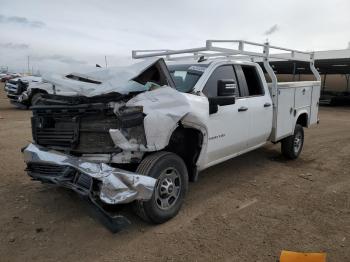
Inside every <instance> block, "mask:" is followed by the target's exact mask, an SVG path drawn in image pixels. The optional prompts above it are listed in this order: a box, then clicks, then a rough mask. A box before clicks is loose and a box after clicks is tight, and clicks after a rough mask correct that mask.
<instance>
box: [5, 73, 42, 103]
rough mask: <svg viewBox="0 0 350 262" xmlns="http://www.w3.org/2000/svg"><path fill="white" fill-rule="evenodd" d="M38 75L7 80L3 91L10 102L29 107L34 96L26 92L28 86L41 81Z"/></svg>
mask: <svg viewBox="0 0 350 262" xmlns="http://www.w3.org/2000/svg"><path fill="white" fill-rule="evenodd" d="M41 82H42V78H41V77H39V76H23V77H16V78H12V79H9V80H7V82H6V84H5V91H6V92H7V97H8V98H9V99H10V101H11V103H12V104H15V105H17V106H25V107H29V106H30V105H32V103H33V102H35V100H36V99H35V97H34V96H33V95H29V94H28V86H29V85H30V84H34V83H41Z"/></svg>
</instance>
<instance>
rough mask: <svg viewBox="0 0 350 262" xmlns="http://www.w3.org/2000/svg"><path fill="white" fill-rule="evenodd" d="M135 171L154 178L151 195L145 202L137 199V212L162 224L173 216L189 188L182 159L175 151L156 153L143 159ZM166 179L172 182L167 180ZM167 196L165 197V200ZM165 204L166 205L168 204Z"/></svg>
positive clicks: (152, 221)
mask: <svg viewBox="0 0 350 262" xmlns="http://www.w3.org/2000/svg"><path fill="white" fill-rule="evenodd" d="M136 173H139V174H141V175H145V176H150V177H153V178H156V179H157V183H156V187H155V189H154V192H153V195H152V198H151V199H150V200H148V201H136V203H135V212H136V214H137V215H138V216H139V217H141V218H142V219H143V220H145V221H147V222H151V223H154V224H161V223H164V222H166V221H168V220H169V219H171V218H173V217H175V216H176V215H177V213H178V212H179V210H180V208H181V206H182V203H183V200H184V198H185V195H186V192H187V189H188V172H187V168H186V165H185V163H184V161H183V160H182V159H181V158H180V157H179V156H178V155H176V154H174V153H170V152H165V151H161V152H157V153H154V154H152V155H149V156H147V157H146V158H145V159H143V160H142V162H141V163H140V165H139V166H138V168H137V170H136ZM174 177H176V179H175V178H174ZM173 178H174V179H173ZM169 180H174V181H172V183H169ZM164 183H166V184H164ZM165 189H166V190H165ZM171 189H172V190H171ZM170 190H171V191H170ZM166 197H168V198H167V199H165V198H166ZM164 203H167V204H169V207H166V205H165V204H164Z"/></svg>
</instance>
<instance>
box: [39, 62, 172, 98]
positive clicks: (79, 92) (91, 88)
mask: <svg viewBox="0 0 350 262" xmlns="http://www.w3.org/2000/svg"><path fill="white" fill-rule="evenodd" d="M155 71H156V73H157V74H159V79H160V82H161V84H160V85H169V86H171V87H174V83H173V80H172V78H171V76H170V73H169V71H168V70H167V67H166V65H165V62H164V60H163V59H161V58H150V59H147V60H144V61H142V62H140V63H136V64H133V65H131V66H128V67H111V68H107V69H99V70H97V71H94V72H91V73H87V74H80V73H71V74H68V75H66V76H62V75H46V76H44V77H43V79H44V81H46V82H48V83H50V84H51V85H52V86H53V85H54V86H55V91H56V94H57V95H69V96H86V97H92V96H97V95H102V94H108V93H112V92H117V93H120V94H128V93H130V92H141V91H147V90H148V87H147V85H146V83H147V82H148V81H150V82H152V79H149V80H148V79H147V77H149V76H154V72H155ZM152 72H153V73H152ZM143 74H144V75H143Z"/></svg>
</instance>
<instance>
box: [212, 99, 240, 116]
mask: <svg viewBox="0 0 350 262" xmlns="http://www.w3.org/2000/svg"><path fill="white" fill-rule="evenodd" d="M208 100H209V114H215V113H216V112H218V110H219V107H218V106H227V105H233V104H234V103H236V97H235V96H216V97H209V98H208Z"/></svg>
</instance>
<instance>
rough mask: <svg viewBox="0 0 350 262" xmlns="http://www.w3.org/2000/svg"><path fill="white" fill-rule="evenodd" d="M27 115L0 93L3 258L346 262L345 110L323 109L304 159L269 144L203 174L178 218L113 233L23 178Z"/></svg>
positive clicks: (349, 130) (349, 257)
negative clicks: (311, 257) (318, 259)
mask: <svg viewBox="0 0 350 262" xmlns="http://www.w3.org/2000/svg"><path fill="white" fill-rule="evenodd" d="M30 116H31V112H30V111H25V110H19V109H16V108H14V107H13V106H12V105H10V104H9V103H8V101H7V99H6V98H5V95H4V91H3V86H0V148H1V151H0V170H1V172H0V178H1V183H0V207H1V211H0V260H1V261H135V260H143V261H212V260H219V261H239V262H242V261H247V262H248V261H249V262H252V261H264V262H265V261H273V262H275V261H276V260H277V259H278V257H279V255H280V252H281V250H283V249H286V250H293V251H305V252H307V251H315V252H318V251H324V252H327V254H328V261H336V262H346V261H350V176H349V170H350V108H330V107H327V108H321V110H320V119H321V123H320V125H319V126H318V127H316V128H312V129H309V130H306V141H305V147H304V151H303V153H302V155H301V157H300V158H299V159H298V160H296V161H287V160H285V159H284V158H282V157H281V156H280V146H279V145H272V144H269V145H267V146H265V147H263V148H261V149H259V150H257V151H254V152H251V153H248V154H246V155H243V156H240V157H238V158H235V159H232V160H229V161H227V162H225V163H223V164H220V165H217V166H215V167H212V168H209V169H208V170H206V171H204V172H202V173H201V174H200V178H199V181H198V182H197V183H191V184H190V190H189V193H188V195H187V199H186V202H185V205H184V206H183V208H182V210H181V212H180V213H179V214H178V216H177V217H176V218H174V219H173V220H171V221H169V222H168V223H166V224H163V225H159V226H152V225H148V224H146V223H144V222H142V221H141V220H139V219H138V218H137V217H135V216H134V215H133V214H132V213H131V212H127V214H128V215H129V218H130V219H131V221H132V225H131V226H129V227H128V228H126V229H125V230H123V231H122V232H120V233H117V234H111V233H110V232H109V231H107V230H106V229H105V228H104V227H103V226H102V225H101V224H100V223H99V222H98V221H96V220H95V219H94V218H93V217H91V216H89V215H88V213H87V210H86V209H85V208H84V205H83V203H82V201H81V200H80V199H79V198H78V197H77V196H76V195H75V194H74V193H73V192H70V191H68V190H64V189H60V188H55V187H51V186H48V185H42V184H40V183H39V182H33V181H31V180H30V179H29V177H27V175H26V174H25V172H24V171H23V170H24V163H23V160H22V156H21V153H20V149H21V148H22V147H23V146H25V145H26V144H27V143H28V142H29V141H31V130H30Z"/></svg>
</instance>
